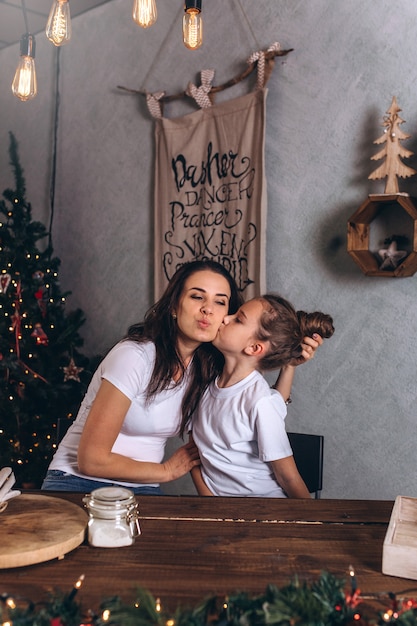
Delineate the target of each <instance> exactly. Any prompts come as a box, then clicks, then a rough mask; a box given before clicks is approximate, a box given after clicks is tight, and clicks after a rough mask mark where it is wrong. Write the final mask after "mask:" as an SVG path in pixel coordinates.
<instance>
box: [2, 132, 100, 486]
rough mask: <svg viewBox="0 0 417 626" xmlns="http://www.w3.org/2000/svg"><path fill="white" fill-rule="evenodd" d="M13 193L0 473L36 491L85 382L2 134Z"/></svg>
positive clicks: (8, 199)
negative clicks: (8, 471) (62, 421)
mask: <svg viewBox="0 0 417 626" xmlns="http://www.w3.org/2000/svg"><path fill="white" fill-rule="evenodd" d="M9 155H10V164H11V167H12V169H13V173H14V179H15V189H6V190H5V191H4V192H3V199H0V468H1V467H6V466H10V467H12V469H13V471H14V474H15V476H16V483H17V485H18V486H25V485H26V484H29V485H30V486H34V487H39V486H40V484H41V482H42V479H43V476H44V475H45V472H46V469H47V467H48V464H49V462H50V460H51V458H52V455H53V453H54V451H55V448H56V425H57V420H58V419H59V418H66V417H68V418H69V419H70V418H71V417H72V416H73V415H74V413H75V412H76V411H77V408H78V406H79V404H80V402H81V399H82V397H83V395H84V393H85V390H86V385H87V384H88V382H89V379H90V377H91V372H90V368H89V360H88V359H87V358H86V357H85V356H83V355H82V354H81V353H80V352H79V351H78V349H79V348H80V347H81V346H82V343H83V342H82V338H81V336H80V334H79V329H80V327H81V326H82V324H83V323H84V321H85V320H84V315H83V312H82V311H81V310H80V309H77V310H75V311H73V312H69V313H66V311H65V301H66V297H67V296H68V295H69V294H70V293H71V292H66V293H62V292H61V288H60V284H59V281H58V268H59V266H60V260H59V259H58V258H57V257H54V256H53V249H52V244H51V238H50V233H49V232H48V231H47V229H46V228H45V226H44V225H43V224H42V223H41V222H38V221H34V220H32V215H31V213H32V211H31V205H30V204H29V203H28V202H27V200H26V197H25V195H26V189H25V179H24V175H23V169H22V167H21V165H20V161H19V155H18V146H17V142H16V139H15V137H14V135H13V134H12V133H10V146H9Z"/></svg>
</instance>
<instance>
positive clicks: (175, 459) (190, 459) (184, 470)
mask: <svg viewBox="0 0 417 626" xmlns="http://www.w3.org/2000/svg"><path fill="white" fill-rule="evenodd" d="M198 465H200V455H199V453H198V450H197V446H196V445H195V443H194V442H193V441H189V442H188V443H186V444H185V445H183V446H181V448H178V450H176V451H175V452H174V454H173V455H172V456H171V457H170V458H169V459H168V460H167V461H165V462H164V463H163V466H164V469H165V471H166V473H167V482H168V481H170V480H176V479H177V478H181V476H184V475H185V474H188V472H190V471H191V470H192V468H193V467H197V466H198Z"/></svg>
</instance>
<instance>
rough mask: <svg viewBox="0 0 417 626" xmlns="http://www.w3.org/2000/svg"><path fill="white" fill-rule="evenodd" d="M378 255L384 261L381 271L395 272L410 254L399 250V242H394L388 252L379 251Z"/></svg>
mask: <svg viewBox="0 0 417 626" xmlns="http://www.w3.org/2000/svg"><path fill="white" fill-rule="evenodd" d="M378 254H379V256H380V257H381V259H382V263H381V265H380V268H379V269H381V270H395V269H396V268H397V267H398V266H399V264H400V263H401V261H402V260H403V259H405V257H406V256H407V254H408V253H407V251H406V250H397V242H396V241H392V242H391V243H390V244H389V246H388V248H387V249H386V250H379V251H378Z"/></svg>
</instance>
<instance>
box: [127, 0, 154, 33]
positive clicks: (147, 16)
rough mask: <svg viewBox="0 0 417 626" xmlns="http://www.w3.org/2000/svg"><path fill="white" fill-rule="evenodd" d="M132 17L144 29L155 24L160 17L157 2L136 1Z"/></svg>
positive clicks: (148, 0) (147, 0)
mask: <svg viewBox="0 0 417 626" xmlns="http://www.w3.org/2000/svg"><path fill="white" fill-rule="evenodd" d="M132 17H133V21H134V22H136V24H138V25H139V26H142V28H148V26H152V24H155V22H156V18H157V17H158V13H157V10H156V2H155V0H134V2H133V13H132Z"/></svg>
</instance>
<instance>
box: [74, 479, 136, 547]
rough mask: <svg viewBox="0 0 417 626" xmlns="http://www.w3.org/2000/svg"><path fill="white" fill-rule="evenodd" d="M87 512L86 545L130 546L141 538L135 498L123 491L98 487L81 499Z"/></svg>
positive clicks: (128, 491)
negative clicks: (136, 538)
mask: <svg viewBox="0 0 417 626" xmlns="http://www.w3.org/2000/svg"><path fill="white" fill-rule="evenodd" d="M83 502H84V504H85V507H86V509H87V510H88V515H89V520H88V543H89V544H90V545H92V546H95V547H96V548H119V547H121V546H130V545H132V544H133V543H134V541H135V537H137V536H138V535H140V532H141V531H140V526H139V520H138V513H139V511H138V505H137V502H136V498H135V494H134V493H133V491H131V490H130V489H125V488H124V487H100V489H95V490H94V491H92V492H91V493H90V494H88V495H86V496H85V497H84V498H83Z"/></svg>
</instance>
